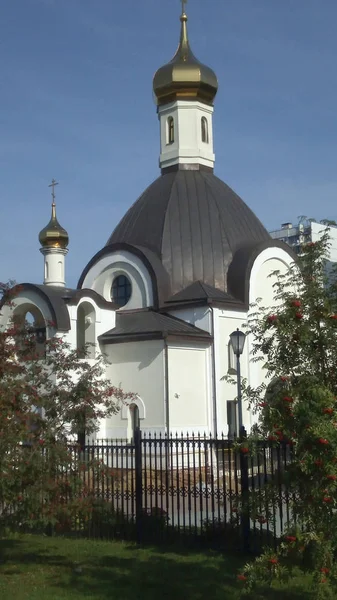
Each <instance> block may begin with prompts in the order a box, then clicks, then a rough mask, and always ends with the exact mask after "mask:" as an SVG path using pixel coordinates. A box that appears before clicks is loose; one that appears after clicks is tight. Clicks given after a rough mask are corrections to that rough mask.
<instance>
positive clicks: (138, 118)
mask: <svg viewBox="0 0 337 600" xmlns="http://www.w3.org/2000/svg"><path fill="white" fill-rule="evenodd" d="M187 8H188V14H189V33H190V40H191V45H192V49H193V51H194V53H195V54H196V56H197V57H198V58H199V59H200V60H201V61H203V62H206V63H207V64H209V65H210V66H212V67H213V68H214V70H215V71H216V73H217V75H218V79H219V93H218V96H217V99H216V104H215V151H216V174H217V175H218V176H219V177H220V178H222V179H223V180H224V181H226V183H228V184H229V185H230V186H231V187H232V188H233V189H234V190H235V191H236V192H237V193H238V194H239V195H240V196H241V197H242V198H243V199H244V200H245V201H246V203H247V204H248V205H249V206H250V207H251V208H252V209H253V210H254V211H255V213H256V214H257V215H258V217H259V218H260V219H261V220H262V222H263V223H264V224H265V226H266V227H267V228H268V229H272V228H277V227H278V225H279V224H280V223H281V222H284V221H287V220H293V221H295V222H296V221H297V217H298V215H307V216H308V217H315V218H317V219H321V218H331V219H336V218H337V169H336V161H337V75H336V57H337V36H336V22H337V2H336V0H282V2H280V1H279V0H207V1H206V0H189V2H188V5H187ZM179 13H180V2H179V0H128V1H125V0H124V1H123V2H119V1H118V0H3V1H2V3H1V21H0V52H1V86H0V89H1V92H0V197H1V247H2V252H1V258H0V280H2V281H6V280H8V279H9V278H12V279H16V280H17V281H34V282H37V283H38V282H41V280H42V277H43V268H42V267H43V259H42V256H41V254H40V253H39V243H38V240H37V236H38V233H39V231H40V229H41V228H42V227H44V226H45V225H46V223H47V221H48V220H49V216H50V196H49V193H50V190H49V189H48V184H49V183H50V181H51V179H52V178H53V177H55V178H56V179H57V180H58V181H59V182H60V185H59V186H58V188H57V207H58V216H59V220H60V222H61V224H62V225H63V226H64V227H65V228H66V229H67V230H68V231H69V234H70V246H69V254H68V256H67V259H66V260H67V283H68V285H70V286H75V285H76V283H77V279H78V277H79V275H80V273H81V271H82V269H83V268H84V266H85V265H86V263H87V262H88V260H89V259H90V258H91V257H92V256H93V255H94V254H95V253H96V252H97V251H98V250H100V249H101V247H102V246H103V245H104V244H105V243H106V240H107V238H108V237H109V235H110V233H111V232H112V230H113V228H114V226H115V225H116V224H117V222H118V221H119V219H120V218H121V217H122V215H123V214H124V212H125V211H126V210H127V208H128V207H129V206H130V205H131V204H132V203H133V202H134V201H135V200H136V199H137V197H138V196H139V195H140V194H141V192H142V191H143V190H144V189H145V187H147V185H149V184H150V183H151V181H152V180H153V179H155V178H156V177H157V176H158V175H159V169H158V153H159V132H158V122H157V116H156V108H155V105H154V102H153V98H152V77H153V74H154V72H155V70H156V69H157V68H158V67H159V66H161V65H162V64H164V63H165V62H167V61H168V60H169V59H171V58H172V56H173V54H174V52H175V49H176V46H177V41H178V36H179Z"/></svg>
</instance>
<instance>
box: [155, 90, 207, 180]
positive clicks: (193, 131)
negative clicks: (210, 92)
mask: <svg viewBox="0 0 337 600" xmlns="http://www.w3.org/2000/svg"><path fill="white" fill-rule="evenodd" d="M213 111H214V109H213V107H212V106H208V105H207V104H203V103H202V102H191V101H190V100H189V101H186V100H185V101H184V100H178V101H175V102H171V103H170V104H165V105H163V106H159V107H158V118H159V121H160V166H161V167H162V168H164V167H170V166H172V165H175V164H178V163H187V164H203V165H206V166H208V167H210V168H213V166H214V160H215V156H214V150H213ZM169 117H173V119H174V142H173V143H172V144H168V136H167V119H168V118H169ZM202 117H204V118H205V119H206V120H207V123H208V138H209V141H208V143H205V142H203V141H202V136H201V119H202Z"/></svg>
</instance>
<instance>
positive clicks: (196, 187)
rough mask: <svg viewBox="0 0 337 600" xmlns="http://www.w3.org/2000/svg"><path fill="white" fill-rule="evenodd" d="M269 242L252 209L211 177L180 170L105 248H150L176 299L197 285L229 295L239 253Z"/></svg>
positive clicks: (147, 195)
mask: <svg viewBox="0 0 337 600" xmlns="http://www.w3.org/2000/svg"><path fill="white" fill-rule="evenodd" d="M270 240H271V238H270V236H269V234H268V232H267V231H266V229H265V228H264V227H263V225H262V224H261V223H260V221H259V220H258V218H257V217H256V216H255V215H254V213H253V212H252V211H251V210H250V208H248V206H247V205H246V204H245V203H244V202H243V201H242V200H241V198H239V196H237V194H235V192H233V190H231V188H230V187H228V186H227V185H226V184H225V183H223V182H222V181H221V180H220V179H218V178H217V177H216V176H215V175H214V174H213V173H209V172H206V171H201V170H200V171H188V170H179V171H176V172H172V173H167V174H164V175H162V176H161V177H159V178H158V179H157V180H156V181H155V182H154V183H152V185H150V187H149V188H148V189H147V190H146V191H145V192H144V194H143V195H142V196H141V197H140V198H139V199H138V200H137V202H136V203H135V204H134V205H133V206H132V207H131V208H130V209H129V210H128V212H127V213H126V215H125V216H124V218H123V219H122V220H121V222H120V223H119V225H118V226H117V227H116V229H115V230H114V232H113V233H112V235H111V236H110V238H109V240H108V243H107V245H112V244H116V243H127V244H130V245H135V246H142V247H145V248H148V249H150V250H151V251H152V252H153V253H155V254H156V255H157V256H158V257H159V258H160V260H161V262H162V264H163V267H164V268H165V270H166V271H167V273H168V275H169V279H170V284H171V294H170V295H174V294H177V293H178V292H180V291H182V290H184V289H185V288H186V287H187V286H189V285H191V284H192V283H194V282H196V281H201V282H203V283H205V284H206V285H209V286H211V287H213V288H216V289H219V290H221V291H223V292H227V291H228V284H227V272H228V268H229V265H230V263H231V262H232V259H233V256H234V254H235V253H236V252H237V250H239V249H240V248H242V247H246V246H251V245H257V244H259V243H261V242H263V241H270ZM167 299H168V297H166V300H167Z"/></svg>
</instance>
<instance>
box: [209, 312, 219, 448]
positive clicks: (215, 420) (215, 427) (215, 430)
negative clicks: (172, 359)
mask: <svg viewBox="0 0 337 600" xmlns="http://www.w3.org/2000/svg"><path fill="white" fill-rule="evenodd" d="M209 309H210V311H211V335H212V337H213V344H212V349H211V361H212V396H213V398H212V400H213V436H214V437H217V435H218V415H217V398H216V368H215V337H214V311H213V307H212V306H210V308H209Z"/></svg>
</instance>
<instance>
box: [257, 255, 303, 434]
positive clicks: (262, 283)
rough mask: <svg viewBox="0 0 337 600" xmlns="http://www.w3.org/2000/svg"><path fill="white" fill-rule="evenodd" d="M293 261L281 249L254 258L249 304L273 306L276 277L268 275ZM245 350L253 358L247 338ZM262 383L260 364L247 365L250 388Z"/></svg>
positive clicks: (288, 265) (286, 269) (284, 270)
mask: <svg viewBox="0 0 337 600" xmlns="http://www.w3.org/2000/svg"><path fill="white" fill-rule="evenodd" d="M291 264H293V261H292V259H291V257H290V256H289V254H288V253H287V252H285V251H284V250H282V249H281V248H268V249H267V250H265V251H264V252H261V254H260V255H259V256H258V257H257V258H256V260H255V262H254V265H253V268H252V271H251V278H250V303H251V304H252V303H254V302H256V300H257V299H258V298H261V305H262V306H264V307H266V308H268V307H273V306H275V304H276V302H275V299H274V293H275V292H274V290H273V284H274V283H275V282H276V280H277V277H276V275H275V276H274V277H270V276H269V275H270V274H271V273H273V272H274V271H279V272H280V274H283V275H284V274H285V273H286V272H287V271H288V270H289V268H290V265H291ZM247 348H248V352H249V355H250V357H251V358H252V357H253V354H252V348H253V340H252V339H251V338H250V337H248V338H247ZM263 381H266V377H265V373H264V370H263V363H262V362H257V363H256V362H254V363H253V362H252V361H251V360H250V364H249V383H250V385H251V386H252V387H257V386H258V385H260V384H261V383H262V382H263ZM255 421H256V417H253V416H252V418H251V424H253V423H254V422H255Z"/></svg>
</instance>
